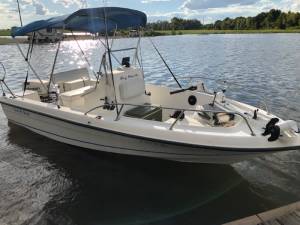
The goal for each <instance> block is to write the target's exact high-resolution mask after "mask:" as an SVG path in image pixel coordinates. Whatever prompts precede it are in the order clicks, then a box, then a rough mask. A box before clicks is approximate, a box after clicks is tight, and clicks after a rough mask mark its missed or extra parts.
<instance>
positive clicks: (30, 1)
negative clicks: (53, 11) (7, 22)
mask: <svg viewBox="0 0 300 225" xmlns="http://www.w3.org/2000/svg"><path fill="white" fill-rule="evenodd" d="M20 5H21V7H23V8H26V7H28V6H33V7H34V8H35V14H36V15H41V16H43V15H48V14H49V10H48V9H47V8H46V6H45V5H44V4H43V3H42V2H41V1H40V0H21V1H20Z"/></svg>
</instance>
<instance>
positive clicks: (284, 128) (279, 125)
mask: <svg viewBox="0 0 300 225" xmlns="http://www.w3.org/2000/svg"><path fill="white" fill-rule="evenodd" d="M298 132H299V128H298V124H297V123H296V122H295V121H293V120H287V121H282V122H279V119H278V118H273V119H271V120H270V122H269V123H268V124H267V126H266V128H265V132H264V133H263V134H262V135H263V136H267V135H270V134H271V137H269V139H268V141H270V142H272V141H276V140H278V138H279V137H280V136H283V137H284V136H286V137H291V136H292V135H293V134H294V135H295V134H296V133H298Z"/></svg>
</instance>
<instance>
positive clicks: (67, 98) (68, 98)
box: [60, 86, 93, 108]
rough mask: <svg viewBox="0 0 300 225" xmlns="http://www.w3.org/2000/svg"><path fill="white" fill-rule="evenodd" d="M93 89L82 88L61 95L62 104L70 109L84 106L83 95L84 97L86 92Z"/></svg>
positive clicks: (89, 87) (88, 87)
mask: <svg viewBox="0 0 300 225" xmlns="http://www.w3.org/2000/svg"><path fill="white" fill-rule="evenodd" d="M91 88H93V87H92V86H85V87H82V88H78V89H75V90H72V91H68V92H65V93H62V94H61V95H60V97H61V100H62V104H63V105H64V106H67V107H70V108H74V107H78V106H82V105H84V98H83V97H82V95H84V94H85V93H86V92H88V91H89V90H90V89H91Z"/></svg>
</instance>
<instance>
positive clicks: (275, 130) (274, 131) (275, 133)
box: [262, 118, 280, 142]
mask: <svg viewBox="0 0 300 225" xmlns="http://www.w3.org/2000/svg"><path fill="white" fill-rule="evenodd" d="M278 122H279V119H278V118H272V119H271V120H270V121H269V122H268V123H267V125H266V128H265V132H264V133H263V134H262V135H263V136H267V135H271V137H269V138H268V141H269V142H273V141H277V140H278V138H279V137H280V127H279V126H277V125H276V124H277V123H278Z"/></svg>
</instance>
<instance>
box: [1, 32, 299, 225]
mask: <svg viewBox="0 0 300 225" xmlns="http://www.w3.org/2000/svg"><path fill="white" fill-rule="evenodd" d="M153 40H154V42H155V43H156V44H157V45H158V47H159V49H160V50H161V52H162V54H163V55H164V56H165V58H166V59H167V62H168V63H169V64H170V66H171V68H172V69H173V70H174V72H175V73H176V74H177V75H178V76H179V77H180V76H204V77H210V78H218V79H226V80H228V81H234V82H237V83H238V84H239V85H236V86H231V87H230V88H229V89H228V92H227V94H228V95H229V96H230V97H232V98H235V99H237V100H242V101H244V102H246V103H250V104H253V105H258V104H259V102H260V101H261V100H262V99H266V101H267V102H268V105H269V108H270V110H271V111H272V112H274V113H276V114H278V115H279V116H281V117H283V118H285V119H289V118H293V119H297V120H300V96H299V86H300V63H299V62H300V35H299V34H261V35H256V34H254V35H201V36H197V35H191V36H172V37H158V38H154V39H153ZM134 41H136V40H133V39H130V40H128V39H122V40H116V41H115V43H114V47H115V48H117V47H118V46H123V47H130V46H132V44H133V43H134ZM80 45H81V47H82V48H83V50H84V52H86V54H87V58H88V59H89V60H90V61H91V64H92V65H93V67H94V70H97V68H98V67H99V61H100V58H101V54H102V53H103V48H102V49H100V50H99V46H100V45H99V43H97V42H95V41H80ZM142 45H143V52H142V53H143V62H144V66H145V67H144V69H145V74H146V80H147V82H148V83H156V84H160V83H163V84H167V85H169V86H174V87H175V83H174V81H173V80H172V78H171V76H170V75H169V74H168V73H167V70H166V69H165V68H164V67H163V64H162V62H161V61H160V59H159V58H158V56H157V55H156V53H155V52H154V50H153V49H152V47H151V45H150V42H149V41H148V40H147V39H144V40H143V42H142ZM22 48H23V49H24V51H25V50H26V48H27V46H26V45H22ZM54 54H55V45H40V46H35V49H34V52H33V56H32V61H33V62H34V63H33V65H34V67H35V68H36V70H37V72H38V73H39V74H40V75H41V76H42V77H46V75H47V74H49V73H50V70H51V63H52V61H53V57H54ZM126 54H129V53H126ZM116 56H117V54H116ZM123 56H125V54H123ZM118 57H119V58H120V55H118ZM0 61H1V62H3V63H4V64H5V66H6V68H7V78H6V80H7V82H8V84H9V85H10V86H11V87H12V88H13V89H14V90H20V89H21V86H20V84H21V83H22V82H23V81H24V77H25V75H26V71H27V66H26V64H25V63H24V61H23V60H22V58H21V56H20V54H19V53H18V51H17V48H16V47H14V46H0ZM83 66H85V61H84V60H83V59H82V57H81V55H80V50H79V49H78V47H77V45H76V42H72V41H70V42H65V43H63V45H62V51H61V53H60V55H59V63H58V65H57V68H56V71H64V70H66V69H74V68H79V67H83ZM30 76H31V77H33V76H32V74H31V75H30ZM182 82H183V81H182ZM207 84H208V86H209V87H210V88H211V89H214V90H220V88H222V85H218V86H215V85H214V83H213V82H212V81H208V83H207ZM0 137H1V139H0V199H1V201H0V224H1V225H2V224H3V225H6V224H7V225H8V224H9V225H11V224H12V225H19V224H22V225H23V224H51V225H52V224H54V225H60V224H70V225H73V224H74V225H75V224H76V225H94V224H105V225H110V224H112V225H119V224H122V225H124V224H126V225H127V224H130V225H131V224H151V225H169V224H170V225H183V224H189V225H193V224H208V225H210V224H211V225H215V224H221V223H223V222H227V221H230V220H233V219H237V218H241V217H244V216H249V215H252V214H254V213H257V212H261V211H264V210H267V209H271V208H274V207H278V206H282V205H284V204H288V203H292V202H295V201H298V200H300V153H299V152H295V151H294V152H288V153H279V154H275V155H272V156H268V157H262V158H257V159H253V160H250V161H246V162H241V163H237V164H234V165H232V166H223V165H187V164H182V163H175V162H167V161H161V160H154V159H145V158H139V157H129V156H119V155H113V154H107V153H101V152H93V151H87V150H85V149H81V148H76V147H72V146H68V145H65V144H61V143H57V142H55V141H52V140H48V139H46V138H44V137H42V136H39V135H36V134H34V133H31V132H29V131H27V130H25V129H23V128H20V127H17V126H14V125H12V124H7V120H6V118H5V116H4V115H3V112H2V111H0Z"/></svg>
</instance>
